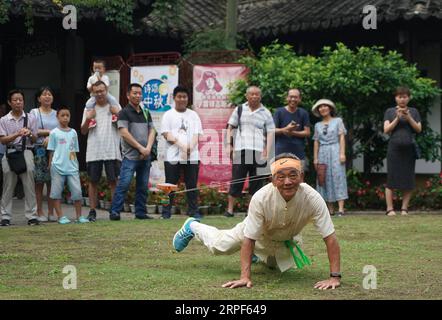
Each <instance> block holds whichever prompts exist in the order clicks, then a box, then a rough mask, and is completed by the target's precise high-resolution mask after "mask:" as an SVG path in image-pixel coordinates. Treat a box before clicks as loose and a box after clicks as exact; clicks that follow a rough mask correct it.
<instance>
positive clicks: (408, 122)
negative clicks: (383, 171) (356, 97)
mask: <svg viewBox="0 0 442 320" xmlns="http://www.w3.org/2000/svg"><path fill="white" fill-rule="evenodd" d="M394 96H395V99H396V104H397V106H396V107H394V108H389V109H387V111H385V115H384V133H387V134H390V140H389V141H388V150H387V187H386V188H385V200H386V202H387V211H386V214H387V215H388V216H394V215H396V213H395V212H394V207H393V190H394V189H398V190H402V191H403V198H402V206H401V215H407V214H408V203H409V202H410V199H411V193H412V191H413V189H414V188H415V185H416V182H415V174H414V170H415V166H416V159H417V158H419V157H420V155H419V153H420V151H419V149H418V147H417V144H416V140H415V138H414V134H416V133H420V132H421V131H422V124H421V117H420V114H419V111H417V110H416V109H415V108H409V107H408V102H409V101H410V98H411V93H410V89H408V88H406V87H399V88H397V89H396V92H395V94H394Z"/></svg>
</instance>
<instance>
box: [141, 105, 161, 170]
mask: <svg viewBox="0 0 442 320" xmlns="http://www.w3.org/2000/svg"><path fill="white" fill-rule="evenodd" d="M141 110H142V111H143V115H144V118H146V121H147V123H149V122H152V117H151V115H150V112H149V110H147V109H146V108H141ZM154 129H155V128H154ZM157 160H158V133H157V132H155V140H154V142H153V145H152V150H151V151H150V161H151V162H153V161H157Z"/></svg>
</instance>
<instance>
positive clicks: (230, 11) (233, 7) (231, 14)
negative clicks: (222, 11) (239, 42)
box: [226, 0, 238, 50]
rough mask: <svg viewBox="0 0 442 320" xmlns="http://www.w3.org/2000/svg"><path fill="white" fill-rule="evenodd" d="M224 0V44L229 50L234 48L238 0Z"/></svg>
mask: <svg viewBox="0 0 442 320" xmlns="http://www.w3.org/2000/svg"><path fill="white" fill-rule="evenodd" d="M226 1H227V12H226V46H227V48H228V49H229V50H236V34H237V32H238V27H237V24H238V0H226Z"/></svg>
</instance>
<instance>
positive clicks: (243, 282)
mask: <svg viewBox="0 0 442 320" xmlns="http://www.w3.org/2000/svg"><path fill="white" fill-rule="evenodd" d="M222 287H223V288H230V289H235V288H241V287H247V288H251V287H253V284H252V281H251V280H250V279H240V280H234V281H229V282H227V283H225V284H223V286H222Z"/></svg>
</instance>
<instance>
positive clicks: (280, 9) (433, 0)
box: [141, 0, 442, 37]
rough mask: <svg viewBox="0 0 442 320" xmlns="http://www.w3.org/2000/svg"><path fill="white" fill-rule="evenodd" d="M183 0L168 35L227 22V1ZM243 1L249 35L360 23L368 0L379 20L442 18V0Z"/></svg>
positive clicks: (149, 29)
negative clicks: (177, 17) (181, 8)
mask: <svg viewBox="0 0 442 320" xmlns="http://www.w3.org/2000/svg"><path fill="white" fill-rule="evenodd" d="M183 1H184V2H185V4H184V8H183V11H182V13H181V18H179V19H176V20H173V21H170V22H169V23H168V29H167V31H166V32H167V34H168V35H171V36H174V35H175V36H180V35H181V34H183V33H191V32H197V31H202V30H204V29H206V28H207V27H209V26H223V23H224V19H225V11H226V8H225V1H219V0H216V1H214V0H183ZM239 3H240V4H239V16H238V31H239V32H240V33H243V34H245V35H247V36H248V37H266V36H277V35H283V34H287V33H293V32H297V31H300V30H315V29H330V28H337V27H341V26H346V25H351V24H358V23H361V22H362V19H363V18H364V16H365V15H364V14H363V8H364V6H365V5H367V4H368V3H369V4H371V5H374V6H376V8H377V15H378V22H379V23H381V22H385V21H386V22H391V21H395V20H398V19H405V20H410V19H428V18H429V17H434V18H437V19H442V0H420V1H416V0H371V1H367V0H341V1H335V0H254V1H253V0H239ZM415 11H416V12H415ZM142 22H143V26H142V29H141V32H143V33H147V34H158V33H161V30H158V29H157V28H156V27H155V26H156V24H157V22H158V18H156V17H152V16H148V17H146V18H144V19H143V20H142ZM163 32H164V31H163Z"/></svg>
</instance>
